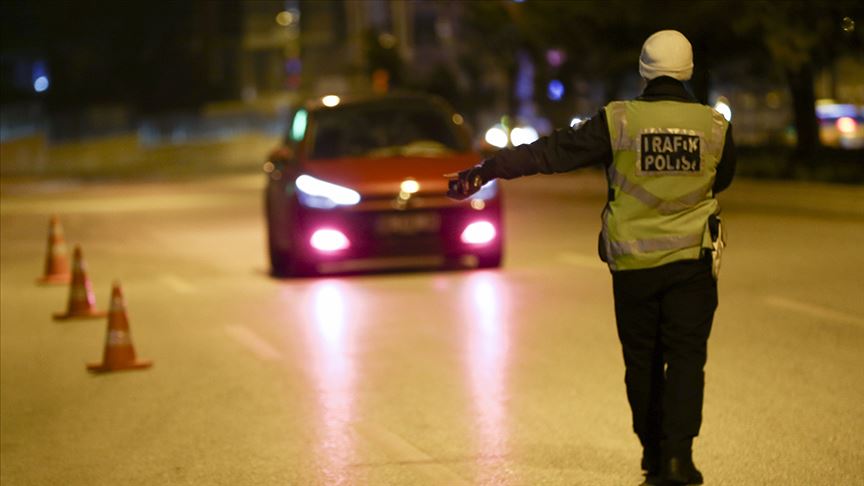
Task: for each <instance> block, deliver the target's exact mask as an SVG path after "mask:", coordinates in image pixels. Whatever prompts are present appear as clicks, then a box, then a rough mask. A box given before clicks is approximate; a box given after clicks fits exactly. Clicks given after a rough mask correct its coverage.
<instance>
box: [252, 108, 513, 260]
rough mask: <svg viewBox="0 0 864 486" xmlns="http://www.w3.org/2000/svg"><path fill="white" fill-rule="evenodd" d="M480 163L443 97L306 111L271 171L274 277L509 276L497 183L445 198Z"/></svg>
mask: <svg viewBox="0 0 864 486" xmlns="http://www.w3.org/2000/svg"><path fill="white" fill-rule="evenodd" d="M480 159H481V156H480V154H478V153H475V152H474V151H472V149H471V135H470V133H469V131H468V129H467V127H465V125H464V123H463V119H462V117H461V116H460V115H459V114H458V113H456V112H454V111H453V110H452V109H451V108H450V107H449V106H447V104H446V103H444V102H443V101H442V100H440V99H438V98H435V97H431V96H427V95H419V94H403V95H388V96H381V97H364V98H358V99H340V98H338V97H336V96H328V97H324V98H322V99H320V100H315V101H311V102H309V103H307V104H306V105H305V106H304V107H303V108H300V109H297V110H296V111H295V113H294V114H293V117H292V120H291V123H290V124H289V130H288V133H287V135H286V137H285V139H284V142H283V143H282V145H281V146H280V147H278V148H277V149H275V150H274V151H273V152H271V153H270V156H269V159H268V161H267V163H265V164H264V170H265V172H267V176H268V177H267V187H266V189H265V191H266V195H265V212H266V219H267V236H268V238H267V241H268V246H269V253H270V263H271V267H272V273H273V275H276V276H301V275H312V274H317V273H331V272H336V273H343V272H357V271H366V270H373V269H393V268H406V269H407V268H419V267H426V268H428V267H433V266H435V267H438V266H442V267H449V266H457V265H458V266H463V267H481V268H483V267H498V266H499V265H500V264H501V256H502V241H503V233H502V226H501V225H502V218H501V189H500V187H499V185H498V183H497V182H494V181H493V182H490V183H489V184H487V185H486V186H484V187H483V189H481V190H480V192H478V193H477V194H476V195H474V196H473V197H472V198H471V199H468V200H465V201H454V200H451V199H449V198H447V197H446V192H447V178H445V177H444V174H447V173H451V172H455V171H458V170H462V169H465V168H466V167H470V166H471V165H473V164H476V163H477V162H479V161H480Z"/></svg>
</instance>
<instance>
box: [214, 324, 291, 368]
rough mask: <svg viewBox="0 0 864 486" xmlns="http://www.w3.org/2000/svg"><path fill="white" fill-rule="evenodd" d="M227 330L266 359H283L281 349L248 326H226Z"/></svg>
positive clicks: (229, 334)
mask: <svg viewBox="0 0 864 486" xmlns="http://www.w3.org/2000/svg"><path fill="white" fill-rule="evenodd" d="M225 332H226V333H228V336H230V337H232V338H234V340H235V341H237V342H238V343H240V344H242V345H243V346H245V347H246V348H247V349H249V350H250V351H252V353H254V354H255V355H256V356H258V357H259V358H261V359H262V360H264V361H281V360H282V353H280V352H279V350H277V349H276V348H274V347H273V346H271V345H270V343H268V342H267V341H265V340H263V339H261V338H260V337H259V336H258V335H257V334H255V333H254V332H252V331H250V330H249V328H247V327H246V326H225Z"/></svg>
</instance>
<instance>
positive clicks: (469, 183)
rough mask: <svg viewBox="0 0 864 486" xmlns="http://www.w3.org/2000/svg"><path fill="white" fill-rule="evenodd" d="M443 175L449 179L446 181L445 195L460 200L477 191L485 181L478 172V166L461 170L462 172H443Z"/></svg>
mask: <svg viewBox="0 0 864 486" xmlns="http://www.w3.org/2000/svg"><path fill="white" fill-rule="evenodd" d="M444 177H447V178H449V179H450V180H449V181H448V182H447V197H449V198H451V199H458V200H460V201H461V200H463V199H467V198H469V197H470V196H471V195H472V194H474V193H475V192H477V191H479V190H480V188H481V187H483V184H485V182H486V181H484V180H483V176H482V175H481V174H480V167H479V166H476V167H472V168H470V169H467V170H463V171H462V172H454V173H452V174H444Z"/></svg>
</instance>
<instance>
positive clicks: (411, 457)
mask: <svg viewBox="0 0 864 486" xmlns="http://www.w3.org/2000/svg"><path fill="white" fill-rule="evenodd" d="M354 429H355V430H356V431H357V432H358V433H360V435H361V436H364V437H365V438H366V439H367V440H369V441H371V442H373V443H375V445H377V446H378V447H379V448H380V449H383V450H384V451H386V453H387V455H388V456H389V457H391V458H392V459H393V461H392V462H391V464H392V463H395V464H399V465H410V466H411V467H412V470H415V471H419V472H420V473H421V474H423V475H424V476H426V477H427V478H428V479H429V480H430V481H431V484H448V485H454V486H455V485H466V486H467V485H470V484H471V482H470V481H467V480H466V479H465V478H463V477H462V476H460V475H459V474H457V473H456V472H455V471H453V470H452V469H450V468H448V467H447V466H445V465H444V464H442V463H441V462H442V461H441V460H439V459H435V458H434V457H432V456H430V455H429V454H427V453H425V452H423V451H422V450H420V449H418V448H417V447H416V446H414V445H413V444H411V443H410V442H408V441H407V440H405V439H404V438H403V437H402V436H400V435H398V434H396V433H394V432H392V431H390V430H389V429H387V428H386V427H382V426H379V425H377V424H374V423H371V422H359V421H358V422H355V423H354ZM356 466H358V467H362V466H364V465H363V464H357V465H356Z"/></svg>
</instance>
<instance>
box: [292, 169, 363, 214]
mask: <svg viewBox="0 0 864 486" xmlns="http://www.w3.org/2000/svg"><path fill="white" fill-rule="evenodd" d="M294 186H296V187H297V191H298V192H297V196H298V199H299V200H300V204H302V205H304V206H309V207H312V208H319V209H332V208H335V207H336V206H353V205H355V204H357V203H359V202H360V193H359V192H357V191H355V190H353V189H349V188H347V187H343V186H340V185H338V184H333V183H331V182H327V181H322V180H321V179H316V178H314V177H312V176H309V175H306V174H303V175H301V176H300V177H298V178H297V179H296V180H295V181H294Z"/></svg>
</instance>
